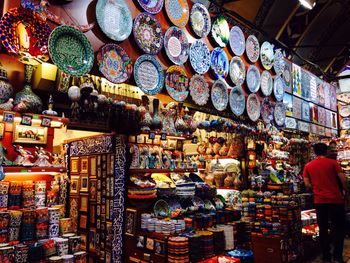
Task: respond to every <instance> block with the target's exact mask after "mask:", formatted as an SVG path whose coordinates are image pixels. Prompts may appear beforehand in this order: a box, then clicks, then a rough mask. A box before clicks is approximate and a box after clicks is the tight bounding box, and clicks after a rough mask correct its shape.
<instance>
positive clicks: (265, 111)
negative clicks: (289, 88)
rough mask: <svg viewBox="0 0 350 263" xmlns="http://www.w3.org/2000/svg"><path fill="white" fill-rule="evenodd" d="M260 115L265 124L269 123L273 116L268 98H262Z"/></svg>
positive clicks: (272, 107)
mask: <svg viewBox="0 0 350 263" xmlns="http://www.w3.org/2000/svg"><path fill="white" fill-rule="evenodd" d="M261 117H262V119H263V121H264V122H265V124H270V123H272V121H273V118H274V105H273V104H272V102H271V101H270V99H269V98H264V99H263V101H262V103H261Z"/></svg>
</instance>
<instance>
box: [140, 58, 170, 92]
mask: <svg viewBox="0 0 350 263" xmlns="http://www.w3.org/2000/svg"><path fill="white" fill-rule="evenodd" d="M134 78H135V81H136V84H137V86H138V87H139V88H140V89H141V90H142V91H143V92H144V93H146V94H149V95H155V94H157V93H159V92H160V91H161V90H162V88H163V85H164V73H163V69H162V66H161V65H160V63H159V62H158V60H157V59H156V58H155V57H153V56H151V55H142V56H141V57H139V58H138V59H137V60H136V62H135V66H134Z"/></svg>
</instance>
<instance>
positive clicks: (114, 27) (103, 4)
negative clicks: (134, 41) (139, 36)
mask: <svg viewBox="0 0 350 263" xmlns="http://www.w3.org/2000/svg"><path fill="white" fill-rule="evenodd" d="M96 19H97V23H98V24H99V26H100V28H101V29H102V31H103V33H105V34H106V35H107V36H108V37H109V38H111V39H113V40H116V41H123V40H125V39H127V38H128V37H129V36H130V34H131V30H132V16H131V12H130V9H129V7H128V6H127V4H126V3H125V1H124V0H98V2H97V4H96Z"/></svg>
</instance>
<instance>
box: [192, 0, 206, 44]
mask: <svg viewBox="0 0 350 263" xmlns="http://www.w3.org/2000/svg"><path fill="white" fill-rule="evenodd" d="M190 22H191V26H192V29H193V31H194V33H195V34H196V35H197V36H199V37H201V38H202V37H206V36H207V35H208V34H209V33H210V29H211V19H210V14H209V12H208V9H207V8H206V7H205V6H204V5H202V4H201V3H195V4H194V5H193V6H192V8H191V14H190Z"/></svg>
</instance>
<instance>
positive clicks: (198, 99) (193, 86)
mask: <svg viewBox="0 0 350 263" xmlns="http://www.w3.org/2000/svg"><path fill="white" fill-rule="evenodd" d="M190 94H191V97H192V100H193V101H194V102H195V103H196V104H197V105H199V106H203V105H205V104H207V102H208V99H209V85H208V83H207V82H206V81H205V79H204V78H203V76H201V75H198V74H196V75H194V76H193V77H192V78H191V81H190Z"/></svg>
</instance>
